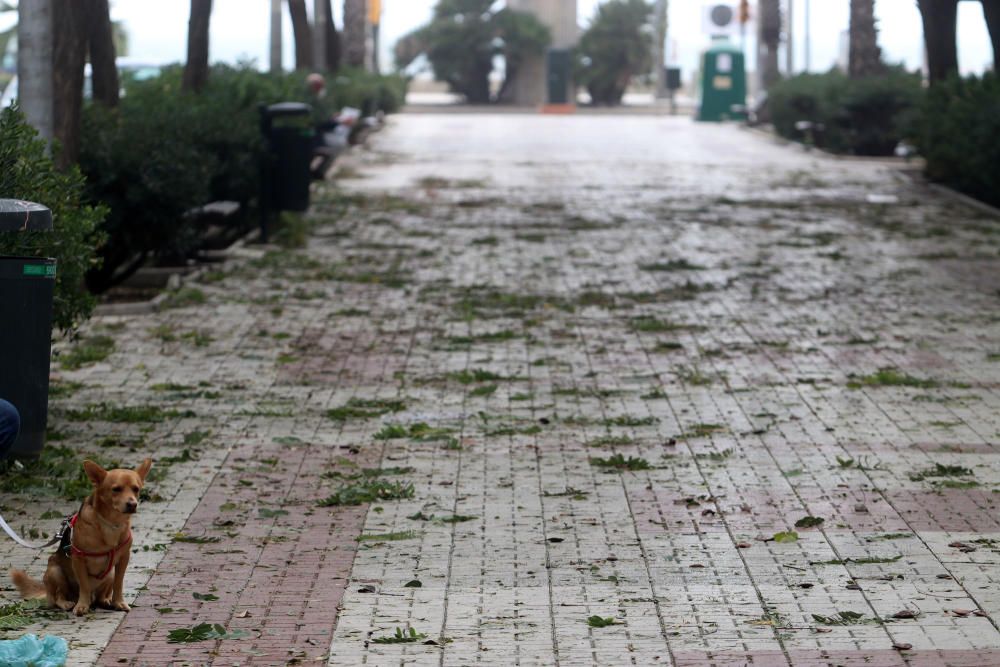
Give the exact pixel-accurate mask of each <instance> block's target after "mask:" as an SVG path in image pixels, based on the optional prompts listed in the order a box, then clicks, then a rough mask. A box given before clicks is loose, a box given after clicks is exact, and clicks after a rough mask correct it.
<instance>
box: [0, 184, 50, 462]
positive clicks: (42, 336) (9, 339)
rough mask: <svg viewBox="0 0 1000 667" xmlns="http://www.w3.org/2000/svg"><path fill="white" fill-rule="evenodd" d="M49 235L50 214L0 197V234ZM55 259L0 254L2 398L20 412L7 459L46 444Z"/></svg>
mask: <svg viewBox="0 0 1000 667" xmlns="http://www.w3.org/2000/svg"><path fill="white" fill-rule="evenodd" d="M48 231H52V211H50V210H49V209H48V208H46V207H44V206H41V205H39V204H34V203H31V202H25V201H18V200H14V199H0V234H21V233H25V232H48ZM55 282H56V260H54V259H47V258H36V257H6V256H0V398H2V399H4V400H6V401H9V402H10V403H12V404H13V405H14V407H15V408H17V411H18V412H19V413H20V414H21V435H20V436H18V439H17V441H16V442H15V443H14V447H13V449H11V451H10V452H9V453H8V457H10V458H22V459H24V458H37V457H38V456H39V455H40V454H41V452H42V446H43V445H44V444H45V424H46V421H47V419H48V411H49V361H50V356H51V352H52V292H53V289H54V287H55Z"/></svg>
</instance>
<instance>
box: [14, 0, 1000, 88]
mask: <svg viewBox="0 0 1000 667" xmlns="http://www.w3.org/2000/svg"><path fill="white" fill-rule="evenodd" d="M706 2H707V0H670V37H669V40H670V45H671V47H670V53H672V54H673V56H674V57H673V59H674V61H675V62H676V63H677V64H680V65H681V66H682V67H683V68H684V69H685V70H686V71H690V70H693V69H695V68H697V63H698V54H699V53H700V51H701V49H703V48H704V47H705V44H706V42H707V38H706V37H705V35H704V34H703V33H702V31H701V11H702V9H701V8H702V6H703V5H704V4H706ZM794 2H795V12H794V18H795V37H796V53H795V63H796V64H795V66H796V69H797V70H801V69H803V68H804V65H805V33H806V31H805V8H806V5H807V4H811V14H812V16H811V21H810V25H811V37H812V39H811V43H812V49H811V54H812V57H811V66H812V70H813V71H823V70H826V69H828V68H829V67H830V66H831V65H833V64H834V63H835V62H836V60H837V57H838V55H839V53H840V42H841V34H842V32H843V31H844V30H846V29H847V23H848V6H849V2H848V0H811V3H810V2H809V0H794ZM307 4H309V5H312V2H311V0H307ZM333 4H334V5H335V8H334V13H335V15H336V17H337V23H338V25H340V9H341V5H342V2H340V0H334V3H333ZM434 4H435V0H382V5H383V22H382V32H383V35H384V43H383V52H384V56H383V63H386V64H391V58H390V57H389V56H388V53H389V50H390V49H391V47H392V44H393V43H394V42H395V41H396V39H397V38H398V37H400V36H401V35H404V34H406V33H407V32H409V31H410V30H412V29H414V28H416V27H418V26H420V25H421V24H423V23H425V22H426V21H427V19H428V18H429V17H430V13H431V8H432V7H433V6H434ZM598 4H600V3H599V0H579V2H578V7H579V15H578V16H579V23H580V25H581V26H584V27H585V26H586V25H587V24H588V23H589V21H590V18H591V16H592V15H593V13H594V8H595V7H596V6H597V5H598ZM754 4H756V3H754ZM111 7H112V9H111V13H112V17H113V18H114V19H116V20H122V21H124V22H125V25H126V27H127V29H128V33H129V38H130V44H131V52H130V55H131V56H133V57H136V58H142V59H149V60H152V61H156V62H173V61H180V60H183V58H184V56H185V48H186V32H187V17H188V11H189V8H190V2H189V0H158V1H156V2H151V1H150V0H111ZM876 8H877V14H878V18H879V27H880V30H881V33H880V43H881V46H882V48H883V51H884V52H885V55H886V58H887V60H889V61H890V62H904V63H905V64H906V65H907V66H908V67H909V68H911V69H912V68H918V67H920V66H921V64H922V62H923V55H922V54H923V46H922V37H921V35H922V30H921V25H920V15H919V13H918V11H917V9H916V0H876ZM959 11H960V14H959V30H958V34H959V44H960V61H961V66H962V69H963V71H966V72H981V71H982V70H983V69H984V67H985V66H986V65H987V64H988V63H990V62H992V48H991V46H990V41H989V35H988V33H987V31H986V27H985V24H984V22H983V18H982V9H981V7H980V3H979V2H963V3H961V4H960V10H959ZM269 21H270V0H215V2H214V10H213V15H212V32H211V59H212V61H213V62H215V61H225V62H236V61H238V60H241V59H252V60H256V61H257V63H258V65H259V66H261V67H266V65H267V63H268V38H269V37H268V36H269ZM0 27H2V26H0ZM284 28H285V39H284V64H285V67H286V68H287V67H289V66H290V65H291V64H292V63H293V51H292V36H291V26H290V23H289V21H288V16H287V10H286V12H285V21H284ZM782 63H784V60H782ZM750 66H751V67H753V61H752V59H751V61H750Z"/></svg>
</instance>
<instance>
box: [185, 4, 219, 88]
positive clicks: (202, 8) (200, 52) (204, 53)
mask: <svg viewBox="0 0 1000 667" xmlns="http://www.w3.org/2000/svg"><path fill="white" fill-rule="evenodd" d="M211 19H212V0H191V18H190V19H189V20H188V45H187V62H186V63H184V78H183V79H182V80H181V87H182V88H183V89H184V90H189V91H194V92H198V91H200V90H201V89H202V88H204V87H205V84H206V83H207V82H208V28H209V23H210V21H211Z"/></svg>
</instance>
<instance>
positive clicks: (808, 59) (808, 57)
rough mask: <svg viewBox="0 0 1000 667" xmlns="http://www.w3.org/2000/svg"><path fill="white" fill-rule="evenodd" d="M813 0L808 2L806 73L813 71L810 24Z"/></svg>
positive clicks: (807, 0)
mask: <svg viewBox="0 0 1000 667" xmlns="http://www.w3.org/2000/svg"><path fill="white" fill-rule="evenodd" d="M811 10H812V0H806V35H805V41H806V72H807V73H808V72H809V70H811V69H812V28H811V26H810V22H811V19H812V11H811Z"/></svg>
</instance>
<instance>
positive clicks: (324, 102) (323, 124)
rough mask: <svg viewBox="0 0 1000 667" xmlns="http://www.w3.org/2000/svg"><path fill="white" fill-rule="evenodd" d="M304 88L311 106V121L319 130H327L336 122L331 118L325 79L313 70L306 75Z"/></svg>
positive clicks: (331, 112)
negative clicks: (307, 91)
mask: <svg viewBox="0 0 1000 667" xmlns="http://www.w3.org/2000/svg"><path fill="white" fill-rule="evenodd" d="M306 88H308V89H309V104H310V105H311V106H312V117H313V123H314V124H315V125H316V127H317V128H319V129H321V130H324V131H326V130H329V129H331V128H332V126H333V125H335V124H336V123H335V122H334V120H333V116H334V113H333V109H331V108H330V101H329V100H328V99H327V97H326V79H324V78H323V75H322V74H319V73H317V72H313V73H312V74H310V75H309V76H307V77H306Z"/></svg>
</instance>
